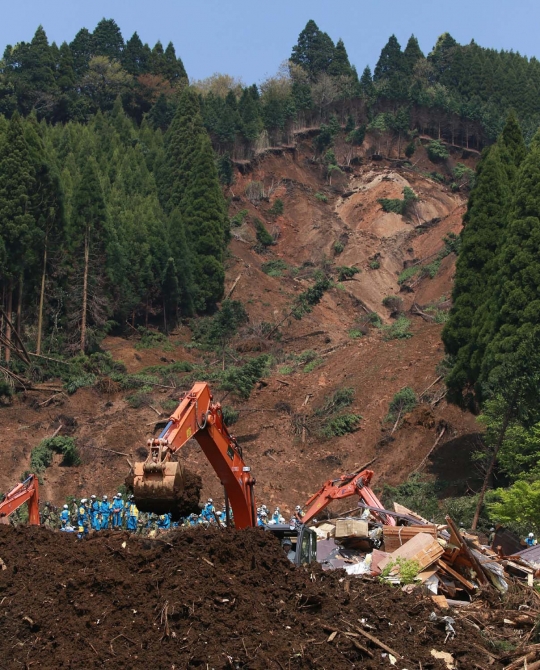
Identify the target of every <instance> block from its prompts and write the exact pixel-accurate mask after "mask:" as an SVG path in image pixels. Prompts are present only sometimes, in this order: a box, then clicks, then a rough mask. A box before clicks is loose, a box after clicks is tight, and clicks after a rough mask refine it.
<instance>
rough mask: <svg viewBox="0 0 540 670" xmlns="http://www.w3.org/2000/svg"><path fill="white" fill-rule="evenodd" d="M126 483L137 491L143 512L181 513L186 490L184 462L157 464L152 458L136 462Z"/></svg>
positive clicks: (134, 493)
mask: <svg viewBox="0 0 540 670" xmlns="http://www.w3.org/2000/svg"><path fill="white" fill-rule="evenodd" d="M126 485H127V486H128V488H131V489H132V490H133V495H134V496H135V504H136V505H137V507H138V509H139V510H140V511H141V512H153V513H154V514H165V512H170V513H171V514H172V516H173V518H178V517H179V516H180V514H181V510H180V509H179V508H180V507H181V506H182V503H183V493H184V472H183V469H182V466H181V464H180V463H177V462H173V461H167V462H164V463H159V464H155V466H154V464H153V463H149V462H148V461H146V462H144V463H135V465H134V466H133V469H132V471H131V472H130V474H129V475H128V477H127V479H126Z"/></svg>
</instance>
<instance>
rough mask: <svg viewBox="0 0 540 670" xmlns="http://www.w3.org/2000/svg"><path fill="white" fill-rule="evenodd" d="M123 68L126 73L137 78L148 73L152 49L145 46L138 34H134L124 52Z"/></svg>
mask: <svg viewBox="0 0 540 670" xmlns="http://www.w3.org/2000/svg"><path fill="white" fill-rule="evenodd" d="M122 66H123V68H124V69H125V70H126V72H129V74H132V75H135V76H136V75H139V74H144V73H145V72H148V68H149V66H150V49H149V47H148V45H143V43H142V42H141V38H140V37H139V35H138V34H137V32H134V33H133V35H132V36H131V37H130V39H129V40H128V41H127V42H126V46H125V47H124V49H123V51H122Z"/></svg>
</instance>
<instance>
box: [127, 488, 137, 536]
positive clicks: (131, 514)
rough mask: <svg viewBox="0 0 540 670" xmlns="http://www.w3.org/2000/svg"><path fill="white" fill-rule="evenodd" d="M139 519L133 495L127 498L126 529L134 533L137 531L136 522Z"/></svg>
mask: <svg viewBox="0 0 540 670" xmlns="http://www.w3.org/2000/svg"><path fill="white" fill-rule="evenodd" d="M138 519H139V510H138V509H137V505H136V504H135V500H134V497H133V495H130V496H129V508H128V519H127V529H128V530H130V531H132V532H135V531H136V530H137V521H138Z"/></svg>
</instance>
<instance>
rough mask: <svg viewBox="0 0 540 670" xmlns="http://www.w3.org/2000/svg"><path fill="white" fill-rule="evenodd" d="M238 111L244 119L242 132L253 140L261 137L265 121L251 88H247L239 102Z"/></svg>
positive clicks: (249, 139)
mask: <svg viewBox="0 0 540 670" xmlns="http://www.w3.org/2000/svg"><path fill="white" fill-rule="evenodd" d="M238 111H239V114H240V117H241V120H242V134H243V135H244V137H245V138H246V139H247V140H248V141H250V142H253V141H254V140H256V139H257V137H259V135H260V133H261V131H262V129H263V121H262V119H261V116H260V113H259V106H258V104H257V101H256V100H255V99H254V98H253V94H252V92H251V89H249V88H245V89H244V90H243V91H242V96H241V97H240V101H239V103H238Z"/></svg>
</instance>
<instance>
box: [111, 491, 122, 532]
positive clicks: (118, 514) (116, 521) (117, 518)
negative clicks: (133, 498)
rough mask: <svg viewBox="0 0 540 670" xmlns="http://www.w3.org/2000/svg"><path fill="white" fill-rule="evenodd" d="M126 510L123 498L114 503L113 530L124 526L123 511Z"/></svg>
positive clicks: (115, 500)
mask: <svg viewBox="0 0 540 670" xmlns="http://www.w3.org/2000/svg"><path fill="white" fill-rule="evenodd" d="M123 509H124V501H123V500H122V498H115V499H114V500H113V503H112V513H113V517H112V525H113V528H120V526H121V525H122V511H123Z"/></svg>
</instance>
